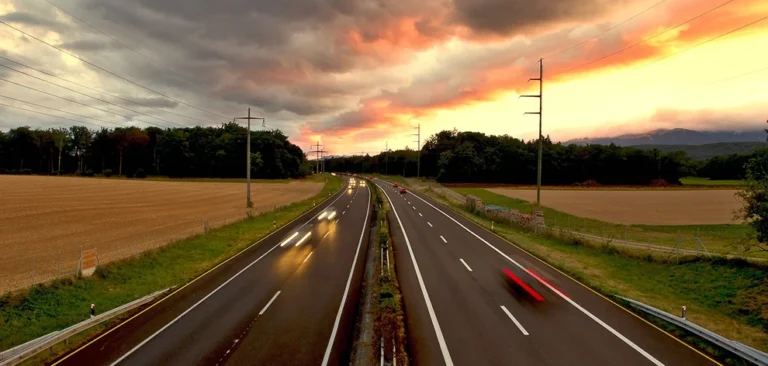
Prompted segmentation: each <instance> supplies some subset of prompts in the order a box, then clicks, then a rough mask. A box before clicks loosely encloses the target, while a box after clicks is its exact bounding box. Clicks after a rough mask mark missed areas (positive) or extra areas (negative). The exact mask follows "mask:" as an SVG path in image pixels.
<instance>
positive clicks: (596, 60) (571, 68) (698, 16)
mask: <svg viewBox="0 0 768 366" xmlns="http://www.w3.org/2000/svg"><path fill="white" fill-rule="evenodd" d="M733 1H734V0H727V1H726V2H724V3H721V4H720V5H718V6H715V7H714V8H711V9H709V10H707V11H705V12H703V13H701V14H699V15H696V16H694V17H693V18H690V19H688V20H686V21H684V22H682V23H680V24H678V25H676V26H674V27H672V28H668V29H666V30H664V31H661V32H659V33H656V34H654V35H653V36H651V37H648V38H645V39H643V40H641V41H639V42H636V43H634V44H632V45H630V46H627V47H624V48H622V49H620V50H618V51H615V52H613V53H610V54H607V55H605V56H602V57H599V58H596V59H594V60H592V61H588V62H585V63H583V64H579V65H576V66H573V67H569V68H568V69H565V70H563V71H558V72H556V73H554V74H552V75H550V76H549V77H554V76H557V75H560V74H563V73H566V72H569V71H573V70H576V69H580V68H582V67H584V66H587V65H591V64H593V63H595V62H598V61H602V60H605V59H607V58H609V57H611V56H615V55H618V54H619V53H622V52H624V51H626V50H629V49H631V48H634V47H637V46H639V45H641V44H643V43H645V42H648V41H650V40H652V39H654V38H657V37H659V36H661V35H663V34H666V33H668V32H671V31H673V30H675V29H677V28H680V27H682V26H684V25H686V24H688V23H690V22H692V21H694V20H696V19H699V18H701V17H703V16H704V15H707V14H709V13H711V12H713V11H715V10H717V9H720V8H722V7H723V6H726V5H728V4H730V3H732V2H733Z"/></svg>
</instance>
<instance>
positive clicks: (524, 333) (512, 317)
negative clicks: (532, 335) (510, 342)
mask: <svg viewBox="0 0 768 366" xmlns="http://www.w3.org/2000/svg"><path fill="white" fill-rule="evenodd" d="M501 310H504V312H505V313H507V316H508V317H509V318H510V319H512V322H514V323H515V325H517V329H520V331H521V332H523V335H528V332H527V331H526V330H525V328H523V325H522V324H520V322H519V321H517V319H515V317H514V316H512V313H510V312H509V310H507V308H506V307H505V306H504V305H501Z"/></svg>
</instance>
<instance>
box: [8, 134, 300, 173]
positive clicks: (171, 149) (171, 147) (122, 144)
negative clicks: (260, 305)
mask: <svg viewBox="0 0 768 366" xmlns="http://www.w3.org/2000/svg"><path fill="white" fill-rule="evenodd" d="M246 133H247V132H246V128H245V127H242V126H239V125H237V124H234V123H224V124H222V125H221V126H218V127H190V128H171V129H161V128H157V127H147V128H145V129H141V128H137V127H127V128H115V129H107V128H102V129H100V130H90V129H88V128H86V127H82V126H73V127H70V128H66V129H65V128H58V129H47V130H41V129H31V128H29V127H18V128H14V129H11V130H10V131H8V132H2V131H0V172H2V173H8V174H78V175H94V174H104V175H112V174H115V175H124V176H129V177H133V176H136V177H143V176H146V175H165V176H171V177H243V176H244V175H245V172H244V170H245V166H246V157H245V156H244V155H245V150H246V139H247V137H248V136H247V135H246ZM251 163H252V164H251V166H252V176H253V177H254V178H296V177H302V176H306V175H307V174H310V173H311V172H312V168H311V166H310V165H309V163H308V161H307V159H306V157H305V156H304V152H303V151H302V150H301V148H299V147H298V146H296V145H294V144H292V143H290V142H289V141H288V138H287V137H286V136H285V135H284V134H283V133H282V132H280V131H279V130H272V131H252V132H251Z"/></svg>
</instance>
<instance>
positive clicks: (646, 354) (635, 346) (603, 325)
mask: <svg viewBox="0 0 768 366" xmlns="http://www.w3.org/2000/svg"><path fill="white" fill-rule="evenodd" d="M414 197H416V198H418V199H420V200H421V201H422V202H424V203H426V204H427V205H429V206H430V207H432V208H434V209H435V210H436V211H437V212H440V213H441V214H443V215H444V216H445V217H447V218H449V219H450V220H451V221H453V222H455V223H456V225H459V226H461V227H462V228H463V229H464V230H466V231H467V232H468V233H470V234H472V235H473V236H474V237H476V238H477V239H478V240H480V241H481V242H483V243H485V245H487V246H488V247H490V248H491V249H493V250H495V251H496V252H497V253H499V255H501V256H502V257H504V258H506V259H507V260H508V261H510V262H511V263H512V264H514V265H516V266H518V267H519V268H520V269H522V270H526V268H525V267H523V266H522V265H520V263H517V262H515V261H514V260H513V259H512V258H510V257H509V256H508V255H506V254H504V252H502V251H501V250H499V248H496V247H495V246H493V245H492V244H491V243H489V242H488V241H486V240H485V239H483V238H482V237H480V235H477V234H475V233H474V232H473V231H472V230H470V229H469V228H467V227H466V226H464V225H462V224H461V223H460V222H458V221H457V220H456V219H454V218H453V217H451V216H450V215H448V214H447V213H445V212H443V211H442V210H440V209H439V208H437V207H435V206H434V205H433V204H431V203H429V202H427V201H426V200H424V199H423V198H421V197H419V196H417V195H415V194H414ZM539 282H540V283H541V284H543V285H544V286H546V287H547V288H549V289H550V290H552V291H553V292H554V293H556V294H557V295H558V296H560V297H561V298H563V299H564V300H565V301H567V302H569V303H570V304H571V305H573V306H574V307H575V308H576V309H579V311H581V312H582V313H584V314H585V315H586V316H588V317H590V318H591V319H592V320H594V321H595V322H596V323H597V324H600V325H601V326H602V327H603V328H605V329H606V330H608V331H609V332H611V333H612V334H613V335H615V336H616V337H617V338H619V339H620V340H622V341H623V342H624V343H626V344H627V345H628V346H630V347H632V348H633V349H634V350H635V351H637V352H638V353H640V354H641V355H643V356H644V357H645V358H647V359H648V360H649V361H651V362H653V363H654V364H655V365H657V366H664V364H663V363H662V362H661V361H659V360H657V359H656V358H655V357H653V356H651V354H650V353H648V352H646V351H645V350H644V349H642V348H640V346H638V345H636V344H635V343H634V342H632V341H630V340H629V339H628V338H627V337H625V336H624V335H623V334H621V333H619V332H618V331H617V330H616V329H613V327H611V326H610V325H608V324H606V323H605V322H604V321H602V320H600V319H599V318H598V317H596V316H595V315H594V314H592V313H590V312H589V311H588V310H587V309H584V308H583V307H581V305H579V304H577V303H576V302H575V301H573V300H571V299H570V298H569V297H568V296H565V295H564V294H563V293H562V292H560V291H558V290H557V289H556V288H554V287H552V286H551V285H550V284H548V283H546V282H543V281H539Z"/></svg>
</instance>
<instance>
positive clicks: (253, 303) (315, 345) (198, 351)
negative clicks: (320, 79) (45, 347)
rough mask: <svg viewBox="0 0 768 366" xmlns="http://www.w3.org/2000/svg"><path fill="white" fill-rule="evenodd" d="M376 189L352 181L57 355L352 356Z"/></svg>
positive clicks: (221, 359) (186, 360)
mask: <svg viewBox="0 0 768 366" xmlns="http://www.w3.org/2000/svg"><path fill="white" fill-rule="evenodd" d="M370 198H371V195H370V190H369V188H368V187H367V186H365V185H362V186H361V185H355V186H350V187H348V188H345V189H344V190H343V191H342V192H340V193H338V194H336V195H334V196H333V197H331V198H330V199H329V200H327V201H326V202H325V203H324V204H321V205H319V206H318V207H316V208H315V209H313V210H312V211H310V212H309V213H308V214H306V215H304V216H302V217H301V218H300V219H298V220H296V221H295V222H294V223H293V224H291V225H288V226H286V227H284V228H282V229H280V230H278V231H277V232H276V233H275V234H273V235H272V236H270V237H268V238H266V239H264V240H263V241H261V242H260V243H258V244H257V245H254V246H252V247H251V248H250V249H248V250H246V251H244V252H243V253H242V254H240V255H238V256H236V257H235V258H233V259H232V260H230V261H229V262H226V263H225V264H223V265H221V266H219V267H218V268H216V269H214V270H213V271H212V272H210V273H208V274H207V275H205V276H203V277H201V278H199V279H198V280H196V281H194V282H192V283H191V284H189V285H188V286H186V287H184V288H182V289H181V290H179V291H178V292H176V293H174V294H172V295H170V296H168V297H166V298H165V299H163V300H161V301H160V302H158V303H157V304H156V305H154V306H152V307H151V308H149V309H147V310H146V311H144V312H143V313H140V314H139V315H137V316H136V317H134V318H131V319H130V320H128V321H126V322H124V323H122V324H121V325H119V326H117V327H116V328H113V329H112V330H111V331H109V332H108V333H106V334H104V335H103V336H101V337H99V338H96V339H94V340H93V341H91V342H90V343H88V344H86V345H85V346H84V347H82V348H80V349H78V350H76V351H74V352H73V353H70V354H68V355H66V356H64V357H63V358H62V359H60V360H59V362H60V363H57V364H62V365H108V364H119V365H218V364H225V363H229V364H236V365H240V364H249V365H252V364H259V365H288V364H298V365H325V364H331V365H338V364H345V363H348V362H349V361H348V360H349V354H350V350H351V345H352V335H353V333H354V329H353V328H354V323H355V318H356V310H357V306H356V305H357V303H358V302H359V295H360V294H359V292H360V285H361V283H360V282H361V280H362V274H363V265H364V260H363V259H364V258H365V253H366V250H367V245H363V243H364V242H365V240H367V232H368V230H367V229H368V226H369V219H370V216H369V215H370V208H371V205H370ZM334 210H335V214H331V213H330V212H332V211H334Z"/></svg>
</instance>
